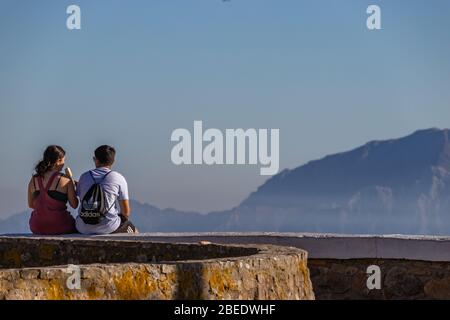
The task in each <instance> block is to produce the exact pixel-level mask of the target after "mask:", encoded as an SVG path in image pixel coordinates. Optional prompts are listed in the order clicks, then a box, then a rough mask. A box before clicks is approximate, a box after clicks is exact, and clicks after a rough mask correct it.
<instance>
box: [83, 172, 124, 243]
mask: <svg viewBox="0 0 450 320" xmlns="http://www.w3.org/2000/svg"><path fill="white" fill-rule="evenodd" d="M110 171H111V170H110V169H109V168H106V167H100V168H97V169H94V170H91V172H92V175H93V176H94V179H95V180H96V182H97V183H100V184H101V186H102V188H103V191H104V192H105V201H106V206H107V208H109V210H108V212H107V213H106V215H105V217H104V218H103V219H102V220H101V221H100V223H98V224H95V225H93V224H86V223H84V222H83V220H82V219H81V218H80V216H77V219H76V228H77V230H78V231H79V232H80V233H84V234H108V233H111V232H113V231H116V230H117V228H118V227H119V226H120V217H119V213H120V206H119V204H118V203H117V201H118V200H128V199H129V197H128V184H127V181H126V180H125V178H124V177H123V176H122V175H121V174H120V173H118V172H116V171H113V172H111V173H110V174H108V175H107V176H106V177H105V179H103V177H104V176H105V175H106V174H107V173H108V172H110ZM102 179H103V181H102ZM93 184H94V180H92V177H91V175H90V173H89V171H88V172H85V173H83V174H82V175H81V177H80V180H79V181H78V185H77V195H78V197H80V199H81V200H83V197H84V195H85V194H86V192H88V191H89V189H90V188H91V186H92V185H93ZM79 210H81V208H80V209H79Z"/></svg>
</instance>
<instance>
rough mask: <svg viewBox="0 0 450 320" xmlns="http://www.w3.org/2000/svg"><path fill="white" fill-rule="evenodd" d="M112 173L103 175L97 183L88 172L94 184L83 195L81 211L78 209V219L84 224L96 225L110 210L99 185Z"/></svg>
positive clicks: (90, 172)
mask: <svg viewBox="0 0 450 320" xmlns="http://www.w3.org/2000/svg"><path fill="white" fill-rule="evenodd" d="M111 172H112V171H109V172H108V173H107V174H105V175H104V176H103V178H102V180H101V181H100V182H97V181H96V180H95V178H94V175H93V174H92V171H89V174H90V175H91V178H92V180H94V184H93V185H92V186H91V187H90V188H89V190H88V192H86V194H85V195H84V197H83V199H82V200H81V209H80V213H79V215H80V218H81V219H82V220H83V222H84V223H86V224H98V223H99V222H100V220H101V219H102V218H103V217H104V216H105V215H106V213H107V212H108V211H109V210H110V209H111V208H112V206H113V205H114V203H113V204H112V205H111V207H109V208H108V207H107V206H106V205H107V204H106V196H105V192H104V190H103V188H102V186H101V183H102V182H103V180H105V178H106V177H107V176H108V174H110V173H111Z"/></svg>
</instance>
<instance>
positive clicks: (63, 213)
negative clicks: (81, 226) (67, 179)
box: [30, 172, 76, 235]
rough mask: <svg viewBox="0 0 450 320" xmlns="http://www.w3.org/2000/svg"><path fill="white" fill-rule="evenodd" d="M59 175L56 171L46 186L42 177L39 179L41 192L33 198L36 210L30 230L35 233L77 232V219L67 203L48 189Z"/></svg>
mask: <svg viewBox="0 0 450 320" xmlns="http://www.w3.org/2000/svg"><path fill="white" fill-rule="evenodd" d="M58 175H59V172H55V173H54V174H53V175H52V176H51V177H50V180H49V181H48V182H47V185H46V186H45V187H44V183H43V179H42V177H38V179H37V180H38V184H39V194H38V195H37V196H36V197H35V198H34V199H33V206H34V210H33V212H32V213H31V218H30V230H31V232H33V233H34V234H40V235H55V234H65V233H76V229H75V219H74V218H73V217H72V216H71V215H70V213H69V212H68V211H67V205H66V203H65V202H62V201H59V200H55V199H53V198H51V197H50V196H49V195H48V189H49V188H50V186H51V185H52V183H53V181H54V180H55V178H56V177H57V176H58Z"/></svg>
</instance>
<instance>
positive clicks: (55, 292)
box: [44, 279, 65, 300]
mask: <svg viewBox="0 0 450 320" xmlns="http://www.w3.org/2000/svg"><path fill="white" fill-rule="evenodd" d="M44 286H45V287H46V293H47V296H46V299H47V300H62V299H64V298H65V292H64V289H63V287H62V286H61V283H60V282H59V281H58V280H55V279H52V280H49V281H48V282H47V284H44Z"/></svg>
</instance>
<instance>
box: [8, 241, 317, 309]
mask: <svg viewBox="0 0 450 320" xmlns="http://www.w3.org/2000/svg"><path fill="white" fill-rule="evenodd" d="M78 275H79V278H77V277H78ZM78 280H79V282H78ZM78 284H79V286H78ZM0 299H244V300H245V299H293V300H294V299H314V293H313V289H312V285H311V281H310V277H309V270H308V267H307V252H306V251H304V250H301V249H298V248H293V247H279V246H272V245H219V244H211V243H203V244H198V243H197V244H182V243H170V244H169V243H157V242H150V241H146V240H138V239H136V240H111V239H98V238H81V237H76V238H70V237H0Z"/></svg>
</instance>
